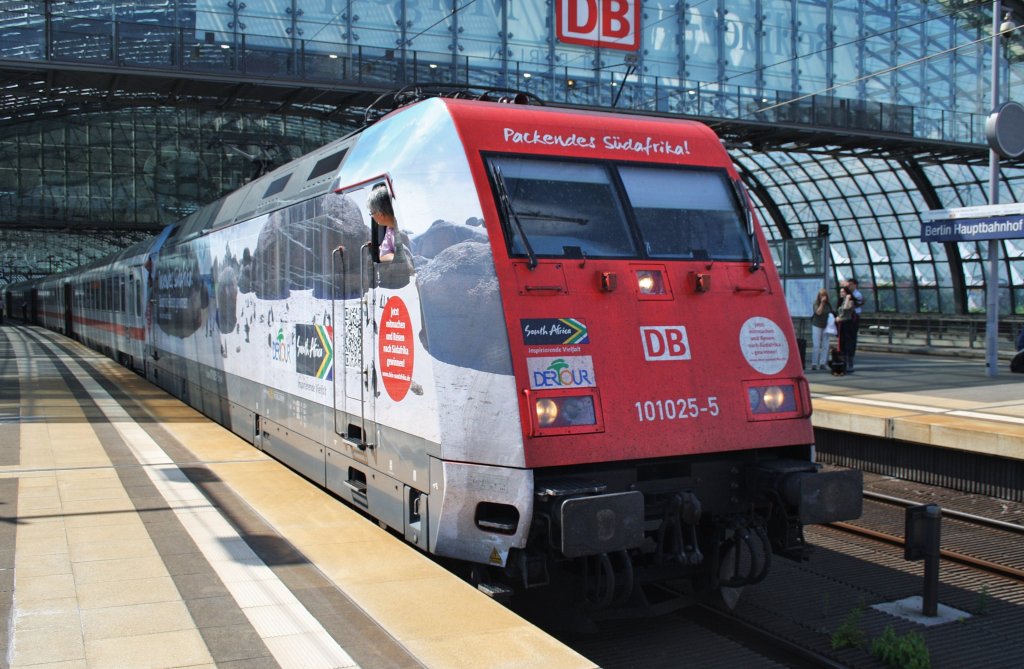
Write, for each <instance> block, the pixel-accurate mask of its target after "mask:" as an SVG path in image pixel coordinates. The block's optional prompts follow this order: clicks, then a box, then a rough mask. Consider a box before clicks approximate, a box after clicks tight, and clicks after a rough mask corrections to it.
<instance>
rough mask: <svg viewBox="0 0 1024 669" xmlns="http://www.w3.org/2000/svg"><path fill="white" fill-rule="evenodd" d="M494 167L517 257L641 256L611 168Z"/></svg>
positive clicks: (505, 160)
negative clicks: (627, 220) (612, 178)
mask: <svg viewBox="0 0 1024 669" xmlns="http://www.w3.org/2000/svg"><path fill="white" fill-rule="evenodd" d="M490 165H491V176H492V179H494V184H495V187H496V194H497V196H498V199H499V210H500V211H502V212H503V214H504V219H505V234H506V237H507V239H508V241H509V247H510V249H511V253H512V255H518V256H522V255H527V254H529V252H530V251H531V250H532V251H533V253H534V254H536V255H538V256H549V257H550V256H556V257H581V256H582V257H606V258H609V257H610V258H615V257H635V256H636V246H635V244H634V242H633V237H632V235H631V234H630V232H629V226H628V224H627V222H626V217H625V215H624V214H623V210H622V206H621V203H620V201H619V198H618V197H617V196H616V190H615V187H614V186H613V184H612V181H611V176H610V173H609V171H608V168H607V167H606V166H604V165H595V164H592V163H580V162H572V161H565V160H537V159H529V158H512V157H495V158H492V159H491V160H490ZM524 236H525V237H526V242H528V243H524V240H523V237H524Z"/></svg>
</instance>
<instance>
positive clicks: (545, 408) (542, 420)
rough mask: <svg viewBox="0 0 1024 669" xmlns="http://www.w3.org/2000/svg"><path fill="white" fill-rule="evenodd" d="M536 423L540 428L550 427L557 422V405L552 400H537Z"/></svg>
mask: <svg viewBox="0 0 1024 669" xmlns="http://www.w3.org/2000/svg"><path fill="white" fill-rule="evenodd" d="M536 408H537V423H538V424H539V425H540V426H541V427H550V426H551V425H552V424H553V423H554V422H555V421H556V420H558V405H557V404H556V403H555V401H554V400H552V399H548V398H543V399H539V400H537V405H536Z"/></svg>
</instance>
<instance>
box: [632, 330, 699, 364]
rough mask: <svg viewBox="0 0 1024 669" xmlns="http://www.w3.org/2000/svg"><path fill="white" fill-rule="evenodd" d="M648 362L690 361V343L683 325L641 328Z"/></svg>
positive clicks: (641, 336) (645, 356)
mask: <svg viewBox="0 0 1024 669" xmlns="http://www.w3.org/2000/svg"><path fill="white" fill-rule="evenodd" d="M640 338H641V339H642V340H643V342H644V358H646V359H647V360H652V361H654V360H689V359H690V341H689V340H688V339H687V338H686V328H685V327H683V326H682V325H659V326H650V327H642V328H640Z"/></svg>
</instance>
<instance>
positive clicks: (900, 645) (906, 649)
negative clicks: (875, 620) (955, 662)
mask: <svg viewBox="0 0 1024 669" xmlns="http://www.w3.org/2000/svg"><path fill="white" fill-rule="evenodd" d="M871 654H872V655H874V656H875V657H876V658H878V659H879V660H881V661H882V662H884V663H885V664H887V665H888V666H890V667H893V668H894V669H931V666H932V662H931V658H930V657H929V655H928V646H927V645H926V644H925V642H924V637H922V636H921V635H920V634H918V633H917V632H907V633H906V634H904V635H903V636H899V635H897V634H896V631H895V630H894V629H893V628H892V626H891V625H890V626H889V627H886V628H885V631H884V632H882V636H880V637H878V638H877V639H875V640H874V641H872V642H871Z"/></svg>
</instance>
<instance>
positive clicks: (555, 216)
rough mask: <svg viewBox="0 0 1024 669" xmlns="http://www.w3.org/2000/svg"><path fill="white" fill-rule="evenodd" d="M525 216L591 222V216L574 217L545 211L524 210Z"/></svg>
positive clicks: (540, 219) (576, 222)
mask: <svg viewBox="0 0 1024 669" xmlns="http://www.w3.org/2000/svg"><path fill="white" fill-rule="evenodd" d="M522 214H523V216H525V217H526V218H535V219H537V220H538V221H558V222H560V223H575V224H576V225H586V224H587V223H590V219H589V218H574V217H572V216H560V215H558V214H548V213H545V212H543V211H524V212H522Z"/></svg>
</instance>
